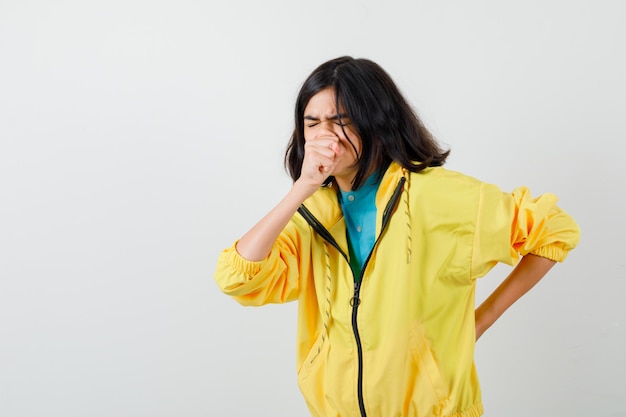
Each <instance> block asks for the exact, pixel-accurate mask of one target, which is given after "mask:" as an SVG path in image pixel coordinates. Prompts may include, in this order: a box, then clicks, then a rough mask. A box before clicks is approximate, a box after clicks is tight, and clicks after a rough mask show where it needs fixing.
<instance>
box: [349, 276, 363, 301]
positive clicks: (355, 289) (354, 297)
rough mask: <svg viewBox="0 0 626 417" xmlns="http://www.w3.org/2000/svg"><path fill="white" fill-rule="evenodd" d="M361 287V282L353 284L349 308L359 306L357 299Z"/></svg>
mask: <svg viewBox="0 0 626 417" xmlns="http://www.w3.org/2000/svg"><path fill="white" fill-rule="evenodd" d="M360 287H361V282H360V281H359V282H355V283H354V295H353V296H352V297H351V298H350V306H351V307H355V306H358V305H359V304H361V299H360V298H359V289H360Z"/></svg>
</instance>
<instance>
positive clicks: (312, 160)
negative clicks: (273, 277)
mask: <svg viewBox="0 0 626 417" xmlns="http://www.w3.org/2000/svg"><path fill="white" fill-rule="evenodd" d="M304 149H305V154H304V160H303V162H302V171H301V174H300V178H298V180H297V181H296V182H295V183H294V184H293V187H292V188H291V190H290V191H289V193H287V195H286V196H285V198H283V199H282V200H281V202H280V203H278V205H277V206H276V207H274V209H272V210H271V211H270V212H269V213H268V214H267V215H266V216H265V217H263V218H262V219H261V221H259V222H258V223H257V224H256V225H255V226H254V227H252V229H250V230H249V231H248V232H247V233H246V234H245V235H243V237H242V238H241V239H240V240H239V242H238V243H237V252H238V253H239V254H240V255H241V256H242V257H244V258H245V259H247V260H249V261H261V260H263V259H265V258H266V257H267V255H268V254H269V253H270V251H271V249H272V245H273V244H274V242H275V241H276V239H277V238H278V235H280V232H281V231H282V230H283V229H284V228H285V226H286V225H287V223H288V222H289V220H290V219H291V217H292V216H293V215H294V214H295V212H296V210H298V207H300V205H301V204H302V203H303V202H304V200H306V199H307V198H308V197H309V196H311V195H312V194H313V193H314V192H315V191H316V190H317V189H318V188H319V187H320V185H322V183H323V182H324V180H325V179H326V178H327V177H328V176H329V175H331V174H332V170H333V168H334V167H335V165H336V164H337V162H338V160H339V158H340V157H341V155H342V153H343V152H341V151H340V147H339V145H338V139H337V138H335V137H323V138H319V139H315V140H310V141H307V143H306V144H305V148H304Z"/></svg>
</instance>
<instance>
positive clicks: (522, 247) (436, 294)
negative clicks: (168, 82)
mask: <svg viewBox="0 0 626 417" xmlns="http://www.w3.org/2000/svg"><path fill="white" fill-rule="evenodd" d="M556 201H557V199H556V197H555V196H554V195H552V194H545V195H543V196H541V197H539V198H536V199H533V198H532V197H531V196H530V194H529V192H528V190H527V189H526V188H523V187H522V188H518V189H516V190H515V191H514V192H513V193H511V194H507V193H503V192H502V191H500V190H499V189H498V188H497V187H496V186H494V185H490V184H486V183H482V182H480V181H478V180H476V179H474V178H471V177H468V176H464V175H462V174H459V173H456V172H453V171H449V170H446V169H444V168H441V167H437V168H428V169H426V170H424V171H423V172H421V173H410V172H408V171H406V170H404V169H402V168H401V167H400V166H398V165H397V164H395V163H392V164H391V166H390V167H389V168H388V170H387V172H386V173H385V176H384V177H383V179H382V182H381V185H380V187H379V190H378V193H377V195H376V208H377V220H376V236H377V242H376V244H375V247H374V249H373V251H372V253H371V255H370V258H369V260H368V261H367V262H366V264H365V266H364V268H363V275H362V280H360V281H359V283H356V284H355V282H357V281H358V280H355V277H354V276H353V274H352V271H351V269H350V265H349V262H348V259H347V257H348V255H347V254H348V253H349V252H348V243H347V240H346V225H345V222H344V219H343V217H342V214H341V208H340V206H339V202H338V199H337V192H336V190H334V189H333V188H332V187H324V188H321V189H320V190H319V191H318V192H316V193H315V194H314V195H313V196H311V197H310V198H309V199H308V200H307V201H306V202H305V203H304V204H303V207H301V209H300V210H299V212H298V213H296V214H295V215H294V216H293V218H292V220H291V221H290V222H289V224H288V225H287V226H286V227H285V229H284V230H283V232H282V233H281V235H280V237H279V238H278V240H277V241H276V243H275V244H274V247H273V249H272V251H271V253H270V254H269V256H268V257H267V259H266V260H264V261H261V262H249V261H247V260H245V259H244V258H242V257H241V256H240V255H239V254H238V253H237V251H236V250H235V245H233V246H231V247H230V248H229V249H226V250H225V251H223V252H222V253H221V254H220V256H219V259H218V263H217V270H216V273H215V279H216V281H217V283H218V285H219V286H220V288H221V289H222V290H223V291H224V292H225V293H226V294H228V295H231V296H232V297H233V298H235V299H236V300H237V301H238V302H239V303H241V304H243V305H261V304H266V303H283V302H287V301H293V300H298V302H299V308H298V335H297V352H296V360H297V370H298V383H299V386H300V389H301V391H302V393H303V395H304V397H305V400H306V402H307V405H308V407H309V410H310V411H311V413H312V414H313V415H314V416H318V417H337V416H341V417H352V416H355V417H356V416H361V417H365V416H366V415H367V416H370V417H397V416H407V417H408V416H419V417H428V416H446V417H451V416H455V417H477V416H480V415H481V414H482V412H483V407H482V402H481V395H480V388H479V384H478V379H477V375H476V371H475V369H474V343H475V324H474V309H475V307H474V294H475V281H476V278H478V277H480V276H482V275H484V274H485V273H487V272H488V271H489V270H490V269H491V268H492V267H493V266H494V265H495V264H496V263H497V262H505V263H507V264H514V263H515V262H516V261H517V260H518V258H519V254H521V255H525V254H527V253H533V254H536V255H539V256H543V257H546V258H550V259H552V260H555V261H562V260H563V259H565V257H566V256H567V253H568V251H569V250H571V249H572V248H574V246H575V245H576V243H577V242H578V239H579V230H578V226H577V225H576V223H574V221H573V220H572V219H571V217H570V216H569V215H567V214H566V213H564V212H563V211H562V210H561V209H560V208H558V207H557V206H555V203H556Z"/></svg>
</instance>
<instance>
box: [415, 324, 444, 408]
mask: <svg viewBox="0 0 626 417" xmlns="http://www.w3.org/2000/svg"><path fill="white" fill-rule="evenodd" d="M409 343H410V346H411V348H410V350H411V359H412V360H413V362H414V363H413V365H414V366H415V369H414V372H415V373H416V374H415V375H413V376H412V378H411V379H413V381H414V387H413V389H414V391H415V392H414V395H417V396H418V397H419V398H421V399H422V400H424V399H426V398H429V399H430V401H421V402H422V404H420V405H419V406H418V408H422V407H424V406H427V407H428V411H429V413H432V415H435V416H438V415H441V412H442V411H443V408H444V406H445V403H446V401H447V399H448V389H447V387H446V384H445V383H444V379H443V377H442V374H441V370H440V369H439V365H438V364H437V360H436V358H435V356H434V354H433V351H432V349H431V347H430V344H429V343H428V339H427V338H426V335H425V333H424V328H423V326H422V325H421V324H419V323H416V324H414V325H412V326H411V328H410V331H409ZM413 398H416V397H415V396H413ZM426 403H430V404H426ZM418 415H422V414H418ZM428 415H431V414H428Z"/></svg>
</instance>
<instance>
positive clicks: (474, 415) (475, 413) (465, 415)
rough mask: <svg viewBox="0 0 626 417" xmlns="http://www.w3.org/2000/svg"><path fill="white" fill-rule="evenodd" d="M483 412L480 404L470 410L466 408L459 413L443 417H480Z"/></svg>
mask: <svg viewBox="0 0 626 417" xmlns="http://www.w3.org/2000/svg"><path fill="white" fill-rule="evenodd" d="M484 412H485V411H484V409H483V405H482V403H478V404H475V405H474V406H472V407H470V408H466V409H465V410H463V411H459V412H457V413H454V414H448V415H447V416H445V417H480V416H482V415H483V413H484Z"/></svg>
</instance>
